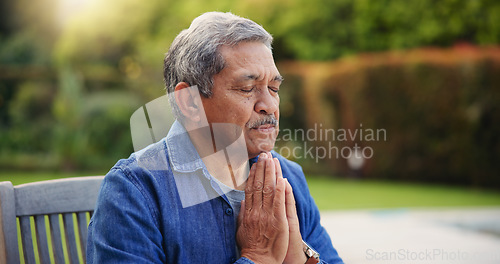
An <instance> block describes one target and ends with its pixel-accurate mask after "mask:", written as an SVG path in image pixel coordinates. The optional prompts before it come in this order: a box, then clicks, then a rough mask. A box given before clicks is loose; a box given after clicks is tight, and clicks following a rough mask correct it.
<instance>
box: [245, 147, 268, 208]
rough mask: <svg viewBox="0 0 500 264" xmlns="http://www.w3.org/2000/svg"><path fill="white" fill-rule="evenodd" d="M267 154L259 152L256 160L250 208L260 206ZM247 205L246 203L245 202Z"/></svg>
mask: <svg viewBox="0 0 500 264" xmlns="http://www.w3.org/2000/svg"><path fill="white" fill-rule="evenodd" d="M266 160H267V155H265V154H261V155H260V156H259V160H258V161H257V168H256V169H255V176H254V181H253V184H252V185H251V189H252V192H253V203H252V208H261V207H262V188H264V173H265V169H266ZM247 206H248V204H247Z"/></svg>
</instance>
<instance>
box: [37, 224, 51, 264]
mask: <svg viewBox="0 0 500 264" xmlns="http://www.w3.org/2000/svg"><path fill="white" fill-rule="evenodd" d="M35 231H36V240H37V242H38V256H39V257H40V262H41V263H50V256H49V245H48V243H47V231H46V229H45V216H44V215H36V216H35Z"/></svg>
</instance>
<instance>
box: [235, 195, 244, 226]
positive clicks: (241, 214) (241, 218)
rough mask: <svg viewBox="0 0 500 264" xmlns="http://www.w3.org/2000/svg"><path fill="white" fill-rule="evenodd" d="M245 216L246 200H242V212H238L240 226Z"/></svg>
mask: <svg viewBox="0 0 500 264" xmlns="http://www.w3.org/2000/svg"><path fill="white" fill-rule="evenodd" d="M244 216H245V200H243V201H241V207H240V213H239V214H238V222H237V224H238V225H237V226H240V225H241V223H242V222H243V217H244Z"/></svg>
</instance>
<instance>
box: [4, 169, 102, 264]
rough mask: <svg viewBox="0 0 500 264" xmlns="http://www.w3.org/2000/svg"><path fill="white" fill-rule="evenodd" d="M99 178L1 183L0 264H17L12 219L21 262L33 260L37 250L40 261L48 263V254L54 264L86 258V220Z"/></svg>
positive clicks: (92, 206)
mask: <svg viewBox="0 0 500 264" xmlns="http://www.w3.org/2000/svg"><path fill="white" fill-rule="evenodd" d="M103 178H104V176H93V177H75V178H66V179H58V180H49V181H41V182H33V183H27V184H22V185H18V186H13V185H12V183H11V182H0V263H9V264H11V263H12V264H14V263H20V252H19V244H18V243H19V242H18V233H17V221H19V225H20V230H21V234H20V237H21V242H22V250H23V255H24V262H25V263H28V264H29V263H35V262H36V254H38V259H39V260H40V263H50V259H51V257H52V258H53V260H55V262H56V263H65V262H67V261H68V260H69V261H70V262H71V263H80V260H81V259H83V262H85V251H86V245H87V227H88V220H89V219H90V217H91V216H92V213H93V211H94V207H95V204H96V200H97V194H98V192H99V188H100V185H101V181H102V179H103ZM60 219H62V221H60ZM61 222H62V223H61ZM75 224H76V228H75ZM47 226H48V227H50V228H46V227H47ZM75 229H76V232H75ZM32 231H33V233H34V234H36V238H34V237H32ZM48 237H50V241H49V239H48ZM77 238H79V239H77ZM34 239H36V240H35V241H36V243H34ZM49 245H51V248H52V250H51V251H49ZM63 247H64V248H63ZM78 249H79V250H80V254H81V258H80V257H79V256H78ZM64 251H66V254H67V259H66V260H65V257H64Z"/></svg>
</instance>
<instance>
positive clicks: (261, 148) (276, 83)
mask: <svg viewBox="0 0 500 264" xmlns="http://www.w3.org/2000/svg"><path fill="white" fill-rule="evenodd" d="M220 53H221V55H222V56H223V57H224V60H225V67H224V69H223V70H222V71H221V72H220V73H218V74H216V75H214V77H213V81H214V86H213V90H212V91H213V94H212V96H211V97H210V98H204V97H202V102H203V107H204V109H205V114H206V116H207V121H208V122H209V123H210V124H211V123H231V124H235V125H237V126H238V127H240V128H241V129H242V130H243V135H244V137H245V140H246V146H247V150H248V155H249V157H250V158H251V157H255V156H257V155H258V154H259V153H261V152H267V151H270V150H272V148H273V147H274V143H275V141H276V136H277V135H278V124H277V122H275V124H272V123H270V121H271V120H273V119H274V120H275V121H278V120H279V102H280V98H279V95H278V90H279V87H280V84H281V81H282V77H281V75H280V74H279V72H278V69H277V68H276V65H275V64H274V59H273V56H272V53H271V51H270V50H269V49H268V48H267V47H266V46H265V45H264V44H262V43H260V42H241V43H239V44H238V45H236V46H234V47H229V46H222V47H221V48H220ZM227 132H228V134H231V133H232V131H227Z"/></svg>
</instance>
